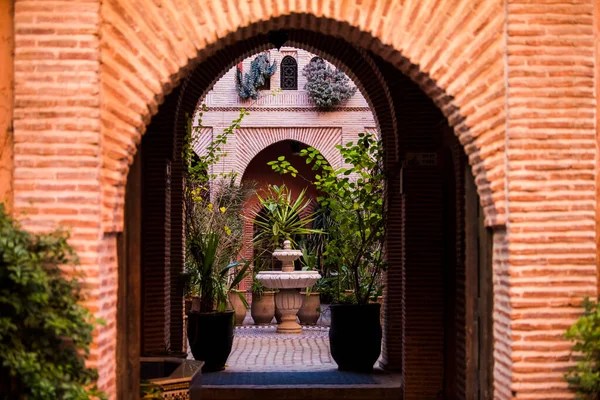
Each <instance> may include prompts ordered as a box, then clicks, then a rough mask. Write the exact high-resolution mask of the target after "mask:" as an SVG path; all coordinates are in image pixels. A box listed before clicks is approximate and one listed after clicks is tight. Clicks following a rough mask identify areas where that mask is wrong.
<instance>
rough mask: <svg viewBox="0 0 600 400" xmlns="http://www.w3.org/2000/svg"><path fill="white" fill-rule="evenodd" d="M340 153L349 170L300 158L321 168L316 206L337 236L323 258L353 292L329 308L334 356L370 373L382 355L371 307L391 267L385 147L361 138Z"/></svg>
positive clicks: (287, 169)
mask: <svg viewBox="0 0 600 400" xmlns="http://www.w3.org/2000/svg"><path fill="white" fill-rule="evenodd" d="M337 149H338V150H339V151H340V154H341V156H342V159H343V160H344V164H345V165H347V167H342V168H333V167H332V166H331V165H329V164H328V163H327V161H326V160H325V158H324V157H323V156H322V155H321V154H320V153H319V151H318V150H316V149H314V148H308V149H304V150H302V151H301V153H300V154H301V155H303V156H305V157H306V158H307V163H309V164H312V165H313V168H314V169H320V174H318V175H317V176H316V180H315V182H314V184H315V186H316V188H317V189H318V190H320V191H321V193H323V195H322V196H320V197H319V198H318V201H319V203H320V204H321V206H323V207H327V208H329V209H330V211H331V212H330V215H331V218H332V219H333V222H334V223H333V229H335V235H332V238H330V239H329V240H328V242H327V250H326V252H325V256H326V257H331V258H332V260H335V262H336V264H337V269H338V271H337V274H336V275H337V279H338V280H341V279H342V278H343V275H344V274H343V268H346V271H347V273H348V277H349V278H350V288H351V290H352V293H351V294H350V295H345V296H344V295H342V293H341V290H340V291H338V292H337V293H336V299H335V301H336V302H337V304H332V305H331V307H330V310H331V328H330V330H329V340H330V348H331V355H332V357H333V359H334V360H335V362H336V363H337V364H338V368H339V369H340V370H350V371H371V370H372V368H373V365H374V364H375V362H376V361H377V358H378V357H379V354H380V353H381V324H380V309H381V305H380V304H377V303H375V304H372V303H369V299H370V298H371V297H372V296H373V293H374V292H375V291H376V288H377V285H378V282H379V280H380V279H379V277H380V276H381V273H382V272H383V271H385V269H386V267H387V264H386V262H385V260H384V257H383V248H384V243H385V232H386V229H385V228H386V227H385V217H384V210H385V209H386V205H385V204H384V201H385V198H386V197H385V195H384V194H385V193H384V190H385V171H384V170H383V161H382V160H383V146H382V143H381V140H380V139H378V138H377V137H376V136H375V135H373V134H369V133H361V134H359V138H358V141H357V142H356V143H348V144H346V145H345V146H337ZM269 164H270V165H271V166H272V168H273V169H274V170H275V171H278V172H280V173H292V174H297V173H298V170H297V169H295V168H294V167H293V166H291V165H290V163H289V162H287V161H285V158H283V159H282V157H279V159H278V160H277V161H272V162H270V163H269ZM340 286H341V285H338V288H340ZM357 343H360V346H357V345H356V344H357Z"/></svg>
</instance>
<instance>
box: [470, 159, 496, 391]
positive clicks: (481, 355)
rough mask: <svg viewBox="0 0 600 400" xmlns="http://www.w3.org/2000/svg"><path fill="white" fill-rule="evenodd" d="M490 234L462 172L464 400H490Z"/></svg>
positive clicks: (491, 344)
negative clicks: (463, 200) (463, 185)
mask: <svg viewBox="0 0 600 400" xmlns="http://www.w3.org/2000/svg"><path fill="white" fill-rule="evenodd" d="M492 252H493V235H492V231H491V230H490V229H488V228H486V227H485V224H484V215H483V209H482V208H481V205H480V201H479V196H478V194H477V187H476V186H475V179H474V177H473V175H472V173H471V168H468V167H467V168H465V324H466V327H465V333H466V335H465V336H466V343H465V348H466V355H465V356H466V379H467V381H466V398H467V399H491V398H492V396H493V365H494V355H493V315H492V313H493V296H494V295H493V285H492V274H493V271H492Z"/></svg>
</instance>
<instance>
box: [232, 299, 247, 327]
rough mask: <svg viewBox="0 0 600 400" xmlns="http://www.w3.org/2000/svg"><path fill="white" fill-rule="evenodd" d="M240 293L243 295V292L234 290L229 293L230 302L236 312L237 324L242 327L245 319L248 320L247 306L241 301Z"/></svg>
mask: <svg viewBox="0 0 600 400" xmlns="http://www.w3.org/2000/svg"><path fill="white" fill-rule="evenodd" d="M239 293H242V295H243V293H244V292H243V291H242V290H232V291H231V292H229V302H230V303H231V306H232V307H233V310H234V311H235V324H236V325H242V324H243V323H244V318H246V306H245V305H244V303H243V302H242V299H240V295H239Z"/></svg>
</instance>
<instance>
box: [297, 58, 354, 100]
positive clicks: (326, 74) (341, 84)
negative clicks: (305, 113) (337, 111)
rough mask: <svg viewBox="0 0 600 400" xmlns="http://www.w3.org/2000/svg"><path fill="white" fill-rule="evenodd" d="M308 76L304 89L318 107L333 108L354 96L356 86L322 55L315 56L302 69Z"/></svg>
mask: <svg viewBox="0 0 600 400" xmlns="http://www.w3.org/2000/svg"><path fill="white" fill-rule="evenodd" d="M302 73H303V75H304V76H305V77H306V84H305V85H304V89H305V90H306V91H307V92H308V98H309V99H310V100H311V101H312V102H314V103H315V104H316V105H317V107H321V108H325V109H327V108H331V107H334V106H337V105H339V104H341V103H343V102H344V101H345V100H347V99H349V98H350V97H352V96H354V94H355V93H356V87H353V86H350V79H349V78H348V77H347V76H346V74H344V73H343V72H342V71H340V70H339V69H337V68H336V69H334V68H331V67H330V66H329V65H327V63H325V60H323V59H322V58H320V57H315V58H313V59H312V60H311V61H310V62H309V63H308V64H307V65H306V67H304V69H303V71H302Z"/></svg>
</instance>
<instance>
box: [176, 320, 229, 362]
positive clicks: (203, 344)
mask: <svg viewBox="0 0 600 400" xmlns="http://www.w3.org/2000/svg"><path fill="white" fill-rule="evenodd" d="M234 313H235V311H233V310H231V311H225V312H222V313H216V312H214V313H199V312H189V313H188V314H187V315H188V339H189V341H190V348H191V349H192V354H193V355H194V359H196V360H200V361H204V366H203V367H202V372H215V371H222V370H223V369H225V362H227V357H229V353H231V346H232V344H233V326H234Z"/></svg>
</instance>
